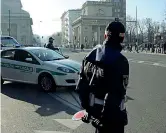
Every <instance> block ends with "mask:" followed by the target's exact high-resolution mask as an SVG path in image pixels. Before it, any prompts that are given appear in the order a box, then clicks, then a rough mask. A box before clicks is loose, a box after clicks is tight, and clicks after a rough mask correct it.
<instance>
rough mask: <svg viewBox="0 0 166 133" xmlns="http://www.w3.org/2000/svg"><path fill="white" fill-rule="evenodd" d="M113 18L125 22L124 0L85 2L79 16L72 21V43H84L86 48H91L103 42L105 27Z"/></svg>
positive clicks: (78, 45)
mask: <svg viewBox="0 0 166 133" xmlns="http://www.w3.org/2000/svg"><path fill="white" fill-rule="evenodd" d="M115 18H119V19H120V21H121V22H122V23H124V24H125V23H126V0H105V1H104V0H103V1H87V2H85V3H84V4H83V5H82V12H81V16H79V17H78V18H77V19H76V20H75V21H74V22H73V23H72V27H73V31H74V33H73V36H74V40H73V44H74V45H76V46H77V47H80V46H81V44H84V46H85V47H86V48H92V47H93V46H95V45H97V44H101V43H103V41H104V32H105V27H106V25H108V24H109V23H110V22H111V21H114V20H115ZM125 25H126V24H125Z"/></svg>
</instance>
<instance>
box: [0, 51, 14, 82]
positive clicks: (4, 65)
mask: <svg viewBox="0 0 166 133" xmlns="http://www.w3.org/2000/svg"><path fill="white" fill-rule="evenodd" d="M14 56H15V49H12V50H5V51H2V52H1V76H2V78H3V79H7V80H15V77H16V75H15V74H16V73H15V65H16V62H15V61H14Z"/></svg>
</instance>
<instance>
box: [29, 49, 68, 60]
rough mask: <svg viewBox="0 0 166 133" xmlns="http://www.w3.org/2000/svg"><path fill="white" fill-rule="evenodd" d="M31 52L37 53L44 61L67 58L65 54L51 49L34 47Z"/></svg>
mask: <svg viewBox="0 0 166 133" xmlns="http://www.w3.org/2000/svg"><path fill="white" fill-rule="evenodd" d="M31 52H32V53H33V54H35V55H36V56H37V57H38V58H39V59H40V60H42V61H52V60H62V59H65V58H64V56H62V55H61V54H59V53H58V52H56V51H53V50H50V49H32V50H31Z"/></svg>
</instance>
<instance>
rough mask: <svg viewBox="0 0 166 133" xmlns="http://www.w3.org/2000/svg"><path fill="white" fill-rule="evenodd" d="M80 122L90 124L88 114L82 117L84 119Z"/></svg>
mask: <svg viewBox="0 0 166 133" xmlns="http://www.w3.org/2000/svg"><path fill="white" fill-rule="evenodd" d="M82 121H83V122H84V123H90V116H89V114H88V113H87V114H86V115H84V117H82Z"/></svg>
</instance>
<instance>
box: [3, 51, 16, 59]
mask: <svg viewBox="0 0 166 133" xmlns="http://www.w3.org/2000/svg"><path fill="white" fill-rule="evenodd" d="M14 56H15V50H6V51H2V52H1V58H4V59H10V60H14Z"/></svg>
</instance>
